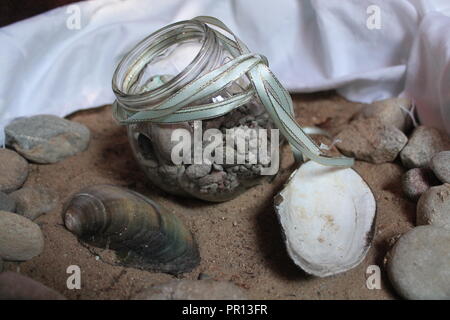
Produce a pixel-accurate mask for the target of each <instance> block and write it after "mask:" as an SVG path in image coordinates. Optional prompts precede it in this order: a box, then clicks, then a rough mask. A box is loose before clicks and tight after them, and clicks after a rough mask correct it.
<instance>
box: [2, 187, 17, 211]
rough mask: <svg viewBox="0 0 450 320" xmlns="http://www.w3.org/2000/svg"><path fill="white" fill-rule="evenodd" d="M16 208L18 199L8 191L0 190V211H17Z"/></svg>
mask: <svg viewBox="0 0 450 320" xmlns="http://www.w3.org/2000/svg"><path fill="white" fill-rule="evenodd" d="M15 210H16V201H15V200H14V199H13V198H12V197H10V196H9V195H7V194H6V193H3V192H1V191H0V211H8V212H15Z"/></svg>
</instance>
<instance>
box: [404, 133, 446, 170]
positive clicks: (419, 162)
mask: <svg viewBox="0 0 450 320" xmlns="http://www.w3.org/2000/svg"><path fill="white" fill-rule="evenodd" d="M444 150H450V140H449V138H448V137H447V135H445V134H444V133H442V132H440V131H438V130H437V129H435V128H431V127H425V126H419V127H417V128H416V129H414V131H413V133H412V135H411V137H410V138H409V141H408V144H407V145H406V146H405V147H404V148H403V150H402V152H400V159H401V160H402V163H403V165H404V166H405V167H406V168H423V167H428V164H429V162H430V160H431V158H432V157H433V156H434V155H435V154H436V153H438V152H441V151H444Z"/></svg>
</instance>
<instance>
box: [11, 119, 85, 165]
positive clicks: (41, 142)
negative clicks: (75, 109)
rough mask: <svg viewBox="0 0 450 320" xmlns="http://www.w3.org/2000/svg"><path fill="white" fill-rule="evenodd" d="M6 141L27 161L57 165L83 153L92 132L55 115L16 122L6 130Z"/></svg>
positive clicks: (17, 120) (79, 124)
mask: <svg viewBox="0 0 450 320" xmlns="http://www.w3.org/2000/svg"><path fill="white" fill-rule="evenodd" d="M5 140H6V144H7V145H8V146H11V147H13V148H14V149H15V150H16V151H17V152H18V153H20V154H21V155H22V156H24V157H25V158H27V159H28V160H31V161H34V162H37V163H56V162H58V161H61V160H63V159H65V158H67V157H70V156H73V155H75V154H77V153H79V152H81V151H84V150H85V149H86V148H87V146H88V144H89V140H90V131H89V129H88V128H87V127H86V126H85V125H83V124H81V123H77V122H74V121H69V120H66V119H63V118H60V117H57V116H53V115H37V116H32V117H28V118H27V117H22V118H18V119H16V120H13V121H12V122H11V123H10V124H9V125H7V126H6V127H5Z"/></svg>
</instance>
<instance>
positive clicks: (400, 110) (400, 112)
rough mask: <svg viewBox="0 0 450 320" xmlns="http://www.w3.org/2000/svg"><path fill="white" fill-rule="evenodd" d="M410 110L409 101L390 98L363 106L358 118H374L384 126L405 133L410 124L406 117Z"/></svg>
mask: <svg viewBox="0 0 450 320" xmlns="http://www.w3.org/2000/svg"><path fill="white" fill-rule="evenodd" d="M410 109H411V101H409V99H405V98H392V99H386V100H380V101H376V102H374V103H372V104H368V105H365V106H364V107H363V108H362V110H361V112H360V114H359V115H358V117H359V118H366V119H367V118H376V119H378V120H380V121H381V122H382V123H384V124H385V125H390V126H393V127H396V128H397V129H399V130H401V131H405V130H407V129H408V128H409V127H410V126H411V124H412V120H411V118H410V116H409V115H408V111H409V110H410Z"/></svg>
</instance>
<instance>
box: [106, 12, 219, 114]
mask: <svg viewBox="0 0 450 320" xmlns="http://www.w3.org/2000/svg"><path fill="white" fill-rule="evenodd" d="M186 28H188V29H191V30H190V31H189V32H190V33H188V32H187V31H186ZM183 30H184V31H183ZM195 30H196V31H195ZM196 33H198V34H196ZM183 34H184V35H185V36H186V39H185V41H187V40H191V39H195V38H197V39H199V41H200V43H201V48H200V49H199V51H198V52H197V54H196V55H195V57H194V58H193V59H192V61H191V62H190V63H189V64H188V65H187V66H185V67H184V68H183V70H182V71H180V72H179V73H178V74H177V75H175V76H174V77H173V78H171V79H170V80H169V81H167V82H165V83H164V84H163V85H161V86H158V87H156V88H154V89H151V90H146V91H144V92H140V93H129V92H127V90H128V89H129V87H130V86H131V85H129V84H128V86H127V88H124V84H125V82H128V83H130V81H131V79H132V78H137V77H138V75H139V74H140V73H141V72H142V71H143V70H144V69H145V67H146V65H147V64H148V63H151V61H152V60H153V59H154V58H155V57H157V55H158V54H157V53H158V52H160V51H164V50H166V49H168V48H169V47H170V46H172V45H174V44H176V43H177V41H169V40H170V39H171V38H172V37H175V38H176V37H177V35H183ZM164 42H167V43H164ZM178 43H180V42H178ZM216 43H217V39H216V37H215V34H214V30H213V29H211V28H210V27H208V26H207V25H206V24H205V23H202V22H200V21H195V20H185V21H179V22H176V23H173V24H170V25H168V26H165V27H163V28H161V29H159V30H157V31H155V32H153V33H152V34H150V35H149V36H147V37H146V38H144V39H143V40H142V41H140V42H139V43H138V44H136V45H135V46H134V47H133V48H132V49H131V50H130V51H129V52H128V53H127V54H126V55H125V57H123V58H122V60H121V61H120V62H119V64H118V66H117V68H116V70H115V71H114V75H113V78H112V89H113V92H114V94H115V95H116V98H117V100H118V101H119V102H120V103H123V104H125V105H129V106H133V107H138V106H143V105H148V104H149V102H150V101H151V100H154V99H161V96H164V95H165V94H167V93H168V91H170V90H171V89H173V88H175V87H177V86H178V85H179V84H180V82H181V81H182V80H183V79H185V77H186V76H187V75H188V74H189V73H190V72H191V71H192V70H194V69H195V68H201V67H202V66H203V65H204V64H205V63H207V60H208V58H209V56H210V55H211V54H212V52H214V49H217V47H218V46H215V44H216ZM157 45H162V47H161V48H159V49H158V51H157V52H156V54H155V53H153V54H151V53H150V54H149V52H148V51H149V50H150V48H152V46H157ZM143 62H145V63H143ZM132 68H135V70H132Z"/></svg>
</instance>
